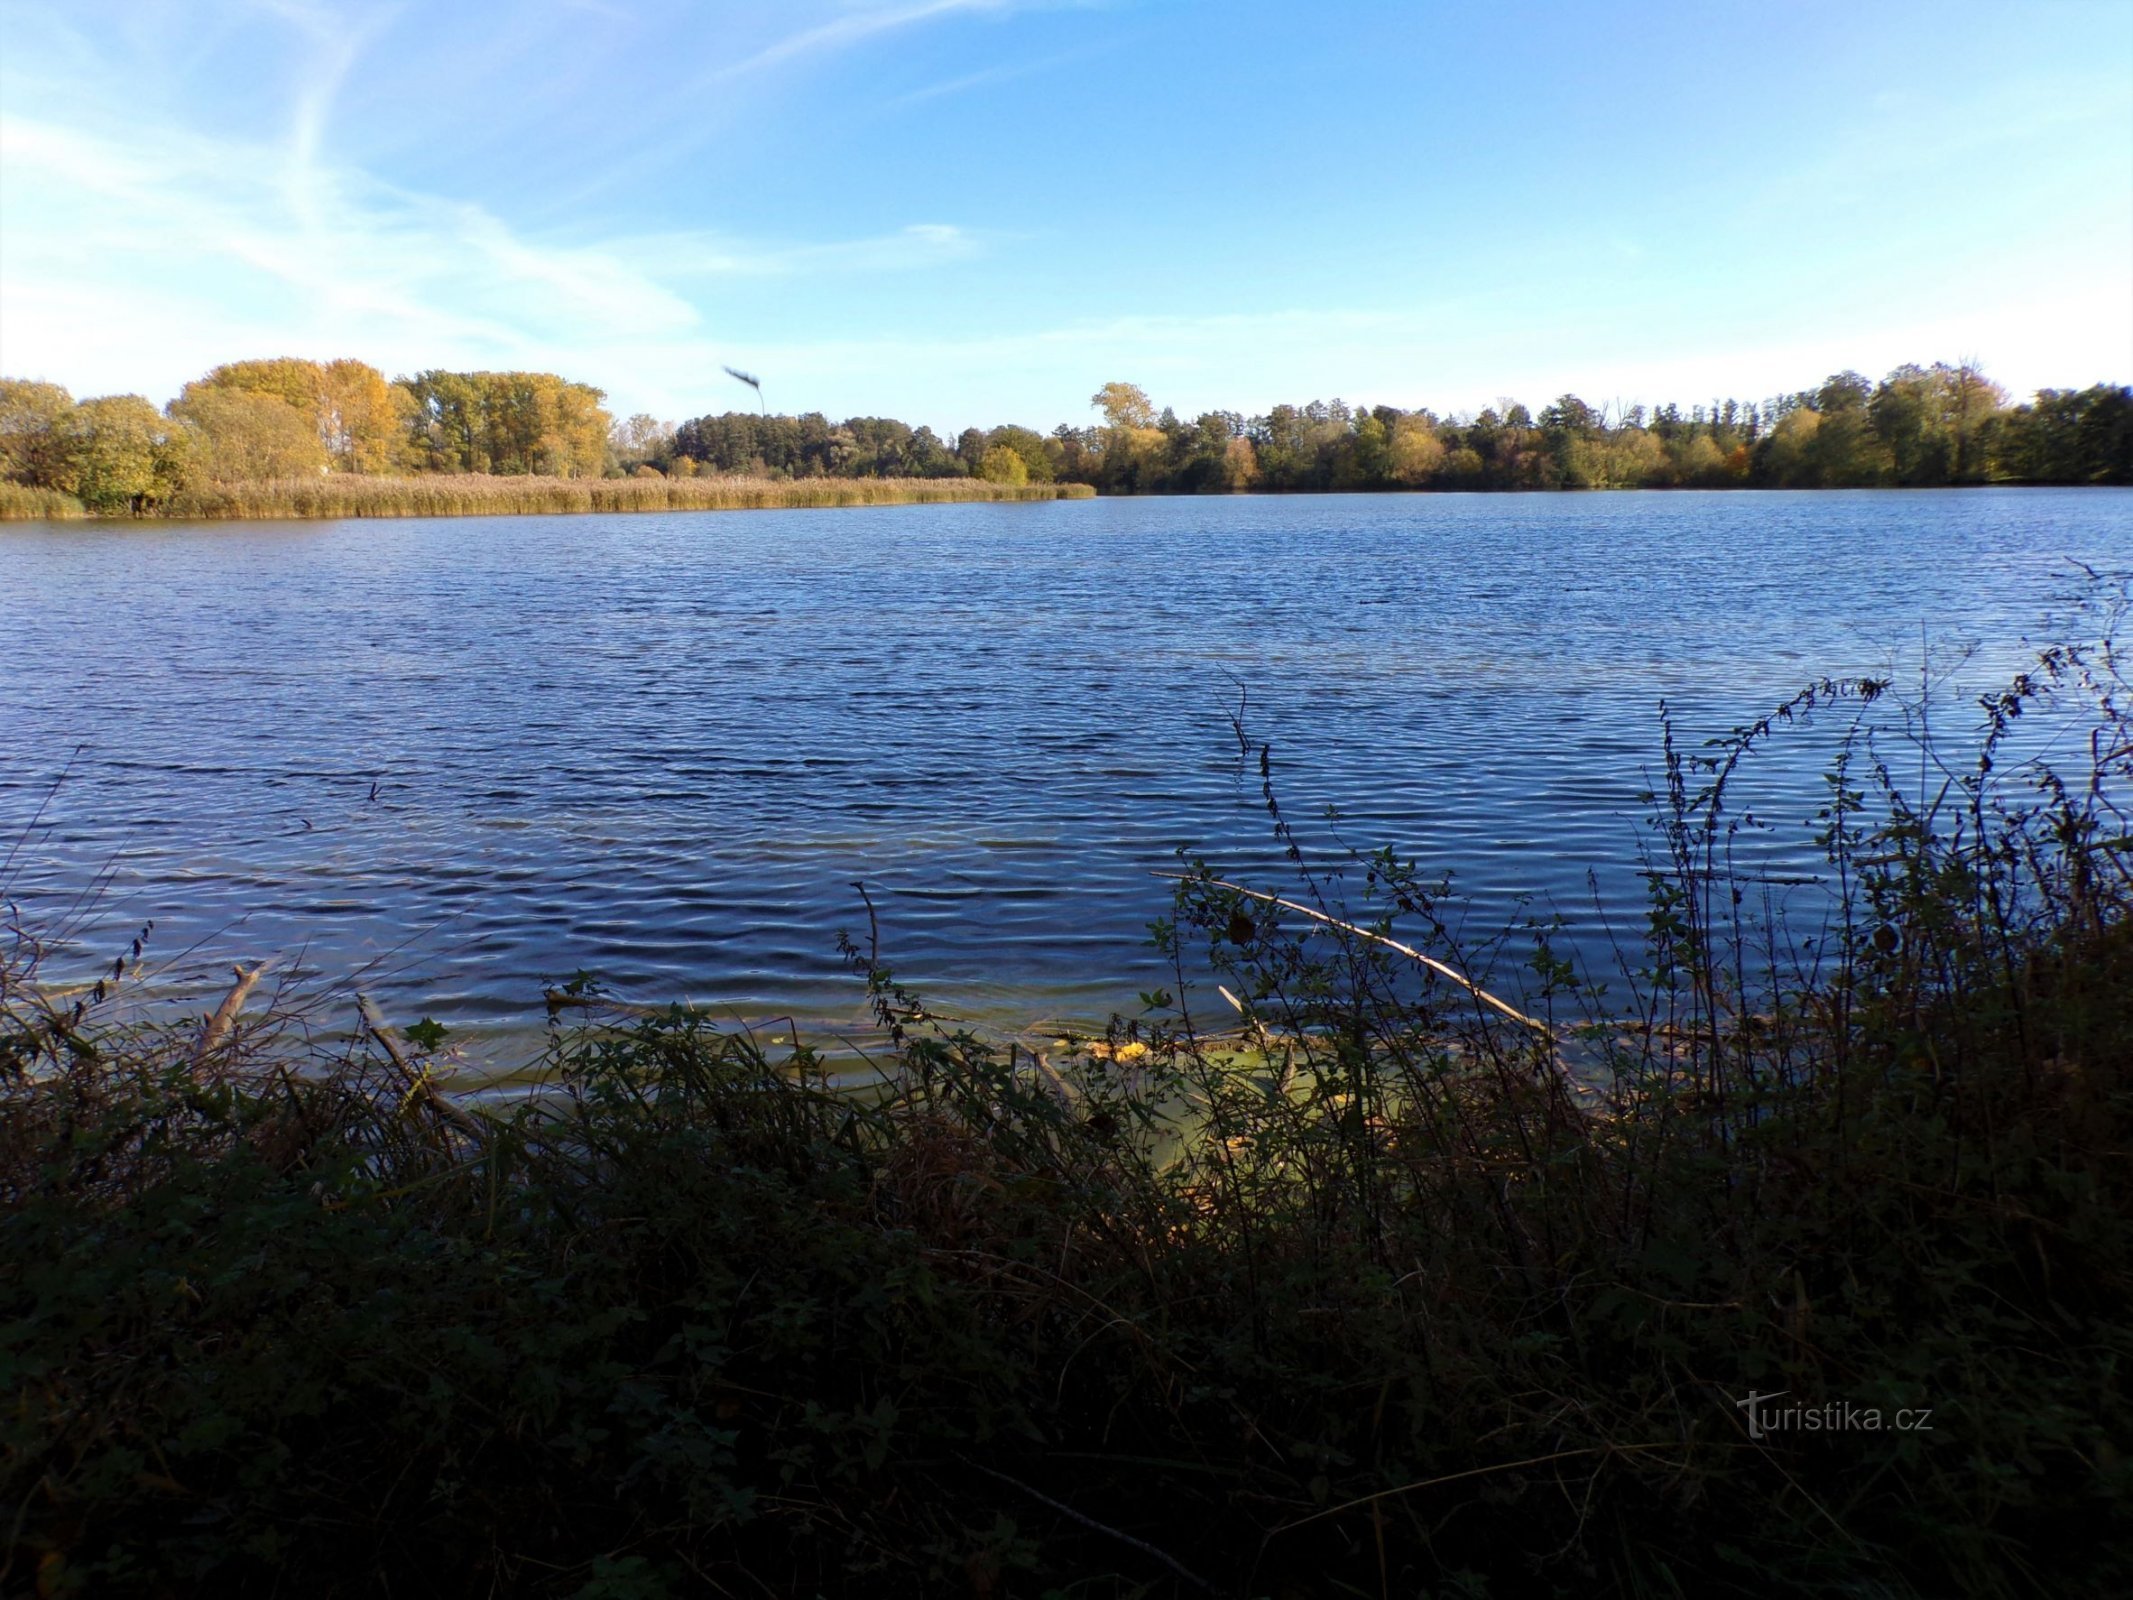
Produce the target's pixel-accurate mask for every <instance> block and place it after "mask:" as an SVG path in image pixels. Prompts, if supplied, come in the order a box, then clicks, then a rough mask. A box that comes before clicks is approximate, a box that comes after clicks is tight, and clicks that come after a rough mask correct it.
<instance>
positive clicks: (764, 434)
mask: <svg viewBox="0 0 2133 1600" xmlns="http://www.w3.org/2000/svg"><path fill="white" fill-rule="evenodd" d="M604 398H605V396H604V394H603V393H602V391H601V390H599V389H596V388H593V387H591V386H590V385H587V384H583V383H576V382H572V381H570V380H568V379H565V378H562V377H559V376H557V375H555V374H553V373H539V372H445V371H437V370H433V371H425V372H421V373H417V374H416V375H414V376H412V377H402V378H398V379H394V380H391V381H388V380H387V379H386V377H385V376H384V374H383V373H381V372H379V371H378V370H377V369H376V368H374V367H370V366H367V365H365V364H364V363H363V362H360V361H354V360H337V361H328V362H323V363H322V362H316V361H309V360H302V359H297V358H293V357H285V358H279V359H274V360H258V361H238V362H232V363H229V364H227V365H225V366H220V367H217V368H215V369H214V370H213V371H212V372H210V373H208V374H207V375H206V376H205V377H202V378H200V379H197V380H195V381H194V382H192V383H188V384H187V385H186V386H185V389H184V391H183V392H182V393H181V394H180V395H179V396H178V398H177V399H175V400H173V401H172V402H171V403H170V404H169V406H167V407H165V408H163V409H161V410H158V409H157V408H156V407H155V406H154V405H153V404H151V403H150V402H149V401H147V400H145V399H143V398H142V397H140V396H139V395H115V396H105V397H101V398H96V399H89V400H82V401H79V402H77V401H76V400H75V399H74V397H73V396H72V395H70V394H69V393H67V391H66V390H64V389H62V388H60V387H59V386H58V385H56V384H50V383H42V382H35V381H30V380H24V379H14V378H7V379H0V520H18V521H19V520H44V519H51V518H62V517H80V516H100V517H112V516H136V517H138V516H162V517H200V518H219V517H343V516H387V515H391V516H449V515H470V514H471V515H480V514H501V513H505V512H511V511H529V512H567V511H606V510H720V509H728V508H737V507H756V506H772V505H776V506H791V505H853V504H868V505H878V504H895V503H903V502H905V501H913V500H916V501H930V500H940V499H1049V498H1061V497H1076V496H1080V495H1084V494H1089V493H1100V494H1200V493H1242V492H1284V493H1311V492H1326V491H1332V492H1379V491H1403V490H1453V491H1475V490H1555V489H1652V488H1702V489H1736V488H1741V489H1744V488H1783V489H1833V488H1883V487H1901V488H1937V487H1950V486H1965V485H1980V484H2059V485H2064V484H2119V485H2124V484H2133V387H2128V386H2125V385H2109V384H2095V385H2092V386H2091V387H2089V388H2087V389H2081V390H2074V389H2045V390H2040V391H2038V393H2037V394H2036V395H2035V396H2033V397H2032V398H2031V399H2029V400H2027V401H2024V402H2021V403H2019V404H2017V403H2015V402H2014V401H2013V400H2012V399H2011V397H2010V396H2009V395H2008V394H2007V393H2006V391H2005V390H2003V389H2001V388H2000V387H1999V385H1997V384H1995V383H1993V382H1992V381H1991V379H1989V378H1988V377H1987V376H1986V375H1985V374H1984V373H1983V372H1982V371H1981V370H1980V369H1979V368H1978V367H1977V366H1976V365H1975V364H1973V363H1970V362H1962V363H1957V364H1953V365H1950V364H1947V363H1936V364H1934V365H1932V366H1930V367H1923V366H1917V365H1906V366H1902V367H1898V368H1896V369H1895V370H1894V371H1892V372H1890V373H1889V374H1888V375H1887V376H1886V377H1884V378H1883V379H1881V380H1880V382H1879V383H1876V382H1873V381H1871V380H1869V379H1867V378H1865V377H1863V376H1861V375H1860V374H1858V373H1856V372H1843V373H1837V374H1835V375H1833V376H1831V377H1830V378H1828V379H1826V380H1825V381H1823V382H1822V383H1821V384H1820V385H1818V386H1816V387H1815V388H1812V389H1803V390H1799V391H1797V392H1795V393H1792V394H1787V395H1778V396H1774V397H1771V398H1769V399H1765V400H1761V401H1743V400H1737V399H1713V400H1711V401H1709V402H1704V403H1697V404H1693V405H1691V406H1689V407H1688V408H1687V409H1686V410H1684V409H1683V408H1682V407H1681V406H1679V405H1674V404H1668V405H1662V406H1658V407H1656V408H1652V407H1646V406H1643V405H1633V406H1626V407H1624V406H1606V407H1595V406H1593V405H1590V404H1588V403H1587V402H1586V401H1584V400H1582V399H1580V398H1579V397H1578V396H1576V395H1574V394H1566V395H1562V396H1559V397H1558V398H1557V399H1555V400H1554V401H1553V402H1551V403H1550V404H1548V405H1546V406H1543V407H1542V408H1541V409H1540V410H1539V411H1538V412H1534V411H1532V410H1530V409H1529V408H1528V407H1526V406H1525V405H1523V404H1520V403H1518V402H1516V401H1513V400H1509V399H1505V400H1501V401H1499V402H1497V403H1496V404H1495V405H1492V406H1488V407H1485V408H1483V409H1482V410H1481V411H1479V412H1475V413H1461V414H1457V415H1447V416H1439V415H1438V414H1436V413H1435V412H1432V411H1429V410H1426V409H1424V410H1403V409H1400V408H1398V407H1394V406H1384V405H1378V406H1351V405H1349V404H1347V403H1346V402H1344V401H1340V400H1332V401H1316V400H1315V401H1312V402H1311V403H1310V404H1308V405H1303V406H1294V405H1278V406H1275V407H1273V408H1272V409H1271V410H1269V411H1268V412H1266V413H1265V414H1263V415H1258V416H1250V417H1247V416H1244V415H1243V414H1241V413H1238V412H1233V411H1211V412H1206V413H1203V414H1201V415H1200V416H1198V417H1196V418H1193V419H1191V420H1189V421H1188V420H1186V419H1183V418H1180V417H1179V416H1178V415H1176V413H1175V412H1173V411H1171V410H1170V409H1168V408H1164V409H1162V410H1160V411H1158V410H1157V408H1156V406H1155V404H1154V402H1153V401H1152V400H1151V399H1150V398H1149V396H1148V395H1147V393H1146V392H1145V391H1144V390H1142V389H1141V388H1139V387H1138V386H1136V385H1134V384H1130V383H1108V384H1106V385H1104V386H1103V388H1102V389H1100V390H1099V391H1098V392H1097V393H1096V394H1095V395H1094V396H1093V397H1092V399H1091V404H1092V405H1093V406H1094V407H1095V408H1096V410H1097V411H1098V412H1100V413H1101V415H1102V419H1103V420H1102V422H1101V424H1099V425H1096V426H1091V427H1082V428H1077V427H1074V426H1071V425H1062V426H1060V427H1058V428H1055V429H1054V430H1053V431H1052V432H1051V433H1049V434H1044V433H1040V432H1038V431H1037V430H1035V429H1033V428H1027V427H1021V426H1018V425H1012V424H1004V425H1000V426H995V427H990V428H966V429H964V430H963V432H962V433H961V434H959V435H958V436H957V438H956V439H955V441H954V443H953V444H950V443H949V442H948V441H946V440H944V439H943V438H941V437H940V436H938V435H937V434H935V433H934V432H933V430H932V429H931V428H928V427H923V426H921V427H912V426H910V425H908V424H906V423H903V422H900V421H898V420H896V419H895V418H890V417H848V418H846V419H845V420H844V421H842V422H832V421H831V420H830V419H829V418H827V417H826V416H824V415H822V414H820V413H817V412H809V413H806V414H803V415H800V416H771V415H768V414H759V413H755V412H744V411H728V412H724V413H721V414H717V415H709V414H707V415H703V416H699V417H694V418H691V419H689V420H687V421H684V422H680V423H673V422H661V421H659V420H657V419H656V418H653V417H650V416H645V415H638V416H632V417H628V418H623V419H617V418H615V417H613V416H611V415H610V414H609V413H608V412H607V411H606V410H604V409H603V407H602V404H601V402H602V401H603V400H604ZM705 478H709V479H711V480H713V481H714V483H715V484H716V485H717V487H711V488H705V487H701V486H700V484H701V480H703V479H705ZM631 483H639V484H650V485H655V486H657V485H664V486H666V487H665V488H664V489H661V488H658V487H651V488H637V489H627V488H623V487H613V488H609V487H602V486H606V485H622V484H631ZM743 483H752V484H756V485H761V486H763V487H760V488H758V489H754V490H745V489H743V488H741V487H739V485H741V484H743ZM854 484H863V485H867V486H869V487H867V488H865V489H863V490H860V489H850V490H848V489H846V488H844V487H842V486H846V485H854ZM379 485H394V486H396V487H394V488H392V489H387V488H383V487H379ZM828 485H838V486H840V487H839V488H837V489H835V490H832V489H831V488H829V487H827V486H828ZM884 485H887V486H894V487H882V486H884ZM948 486H959V487H954V488H951V487H948ZM418 507H419V508H420V509H417V508H418Z"/></svg>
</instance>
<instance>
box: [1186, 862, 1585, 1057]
mask: <svg viewBox="0 0 2133 1600" xmlns="http://www.w3.org/2000/svg"><path fill="white" fill-rule="evenodd" d="M1154 876H1156V877H1158V878H1168V879H1170V880H1171V881H1172V882H1173V883H1195V882H1202V881H1204V882H1207V883H1210V884H1213V885H1214V886H1215V887H1216V888H1217V889H1227V890H1229V891H1230V892H1231V893H1232V894H1241V895H1245V896H1247V897H1248V898H1250V899H1253V900H1260V901H1264V902H1265V903H1266V904H1268V905H1271V906H1280V907H1282V908H1283V909H1284V910H1288V911H1294V912H1296V913H1298V914H1299V915H1301V916H1306V917H1310V918H1311V919H1313V920H1314V921H1317V922H1323V923H1325V924H1326V925H1327V926H1328V927H1331V928H1339V929H1340V930H1341V931H1342V932H1343V933H1352V934H1354V935H1355V936H1356V937H1357V938H1359V939H1368V940H1369V941H1370V942H1371V943H1373V944H1381V945H1383V946H1384V947H1385V948H1386V949H1388V950H1394V951H1397V952H1399V953H1400V954H1401V955H1403V956H1406V957H1407V958H1408V959H1409V960H1410V961H1419V962H1421V963H1422V965H1423V966H1425V967H1427V968H1429V970H1430V971H1432V972H1434V973H1437V974H1438V975H1440V976H1442V977H1446V978H1449V979H1451V981H1452V982H1454V983H1456V984H1458V985H1459V987H1460V988H1462V989H1464V990H1466V992H1467V993H1468V994H1470V995H1472V996H1473V997H1474V998H1475V999H1476V1000H1479V1001H1481V1002H1482V1003H1483V1004H1485V1005H1490V1006H1494V1007H1495V1008H1496V1009H1497V1010H1498V1011H1501V1012H1502V1013H1503V1014H1504V1015H1505V1016H1507V1017H1509V1018H1510V1019H1511V1020H1512V1021H1513V1022H1522V1023H1524V1024H1525V1025H1526V1026H1527V1027H1529V1028H1531V1029H1532V1030H1533V1031H1534V1032H1535V1033H1537V1034H1539V1035H1540V1036H1541V1037H1542V1038H1543V1039H1545V1040H1547V1041H1548V1043H1549V1044H1550V1045H1551V1046H1553V1045H1554V1043H1555V1030H1554V1029H1553V1028H1551V1027H1549V1026H1548V1024H1547V1023H1545V1022H1543V1021H1541V1020H1540V1019H1539V1018H1538V1017H1529V1016H1527V1015H1526V1014H1525V1013H1524V1012H1523V1011H1521V1010H1519V1009H1518V1007H1516V1006H1514V1005H1512V1004H1511V1003H1510V1002H1509V1001H1508V1000H1499V999H1497V998H1496V996H1494V995H1493V994H1490V993H1489V991H1488V990H1486V989H1484V988H1482V986H1481V985H1480V984H1478V983H1476V982H1475V981H1474V980H1473V979H1472V978H1469V977H1468V976H1467V975H1466V974H1465V973H1463V972H1461V971H1460V970H1459V969H1458V968H1457V967H1454V966H1449V965H1447V964H1446V963H1444V962H1442V961H1439V960H1438V959H1437V958H1436V957H1434V956H1426V955H1424V954H1423V953H1422V952H1421V951H1419V950H1417V949H1416V948H1415V947H1414V946H1413V945H1411V944H1402V943H1400V941H1399V940H1397V939H1392V938H1388V937H1386V936H1385V935H1384V934H1382V933H1372V932H1371V931H1370V930H1369V929H1368V928H1359V927H1357V926H1356V925H1355V924H1354V923H1352V922H1343V921H1341V919H1340V918H1339V917H1329V916H1327V915H1326V913H1325V912H1323V911H1314V910H1312V908H1311V907H1309V906H1303V905H1298V904H1297V903H1296V902H1295V901H1294V900H1284V899H1282V898H1281V896H1279V895H1275V894H1267V893H1265V892H1263V891H1262V890H1258V889H1247V888H1245V887H1244V885H1243V884H1241V883H1229V882H1227V881H1225V880H1223V879H1221V878H1208V879H1204V880H1202V879H1196V878H1193V877H1192V876H1191V875H1190V874H1187V873H1183V872H1158V873H1156V874H1154ZM1230 1003H1231V1004H1232V1005H1235V1004H1236V1002H1235V1001H1234V1000H1231V1001H1230Z"/></svg>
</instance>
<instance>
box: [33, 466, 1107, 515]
mask: <svg viewBox="0 0 2133 1600" xmlns="http://www.w3.org/2000/svg"><path fill="white" fill-rule="evenodd" d="M1095 492H1096V491H1095V490H1093V489H1091V488H1089V487H1087V486H1086V485H1083V484H1052V483H1045V484H998V483H986V482H984V481H982V480H972V479H958V478H944V479H937V480H936V479H922V480H916V481H896V480H890V479H880V478H874V479H868V478H799V479H784V480H778V479H770V478H738V477H736V478H676V479H666V478H656V479H651V480H646V479H643V478H550V477H534V476H530V475H528V476H523V477H511V478H506V477H498V476H495V475H494V474H490V473H473V472H463V473H439V474H435V475H433V476H430V477H423V478H358V477H353V476H339V475H336V476H331V477H327V476H321V477H313V478H270V479H266V480H263V481H259V482H252V483H212V484H202V485H199V486H197V487H192V488H186V489H181V490H179V491H178V492H177V493H176V494H174V495H173V496H172V497H171V498H170V499H169V500H168V501H165V502H162V503H160V504H159V505H158V506H157V507H156V509H155V511H154V512H153V513H152V514H153V515H154V516H156V517H157V518H159V519H162V520H167V521H200V522H241V521H252V522H256V521H269V520H278V519H294V520H301V519H316V518H360V517H522V516H550V515H558V516H561V515H571V514H574V513H586V512H635V511H775V510H799V509H805V508H812V507H820V506H902V505H940V504H951V503H960V502H973V501H1030V500H1073V499H1081V498H1085V497H1088V496H1091V495H1094V494H1095ZM89 514H90V513H89V512H88V511H87V510H86V509H85V508H84V507H83V506H82V504H81V502H80V501H79V500H76V499H74V498H72V497H71V496H66V495H58V494H55V493H53V492H52V491H50V490H42V489H22V488H20V487H18V486H16V485H13V484H0V521H18V522H20V521H67V520H78V519H81V518H84V517H87V516H88V515H89ZM122 514H123V515H126V516H129V517H130V516H133V515H135V513H132V512H126V513H122ZM144 514H145V513H144Z"/></svg>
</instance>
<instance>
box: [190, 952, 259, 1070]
mask: <svg viewBox="0 0 2133 1600" xmlns="http://www.w3.org/2000/svg"><path fill="white" fill-rule="evenodd" d="M272 965H274V963H273V962H271V961H262V962H260V963H259V964H258V965H257V966H255V967H252V968H250V969H249V970H247V969H246V968H244V967H233V968H231V969H230V970H231V971H232V972H234V973H235V974H236V975H237V981H236V982H235V983H234V984H232V985H231V986H230V992H229V993H228V994H226V995H224V996H223V997H222V1004H220V1005H219V1006H217V1007H215V1011H214V1014H213V1015H212V1016H210V1017H209V1018H208V1019H207V1021H206V1022H205V1023H204V1024H202V1025H201V1028H200V1038H199V1042H198V1043H196V1044H195V1045H194V1046H193V1057H192V1064H193V1065H194V1066H196V1067H197V1066H198V1065H200V1063H201V1062H202V1061H204V1060H206V1059H207V1056H208V1054H209V1052H211V1051H212V1050H213V1049H214V1048H215V1046H217V1045H218V1044H220V1043H222V1041H223V1039H224V1038H225V1037H227V1036H228V1034H229V1031H230V1029H231V1027H232V1026H234V1025H235V1023H236V1021H237V1013H238V1012H240V1011H242V1010H243V1009H244V1003H245V1001H247V1000H249V999H250V998H251V997H252V991H253V990H254V989H256V988H257V987H258V986H259V980H260V979H261V978H263V977H265V976H266V974H267V968H269V967H271V966H272Z"/></svg>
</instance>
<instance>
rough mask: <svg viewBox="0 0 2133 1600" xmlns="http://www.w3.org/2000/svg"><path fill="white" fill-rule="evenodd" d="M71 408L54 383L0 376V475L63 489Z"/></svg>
mask: <svg viewBox="0 0 2133 1600" xmlns="http://www.w3.org/2000/svg"><path fill="white" fill-rule="evenodd" d="M73 411H74V397H73V396H72V395H70V394H68V393H67V391H66V390H64V389H62V388H61V387H60V386H59V385H58V384H56V383H36V382H32V381H30V380H29V379H26V378H0V478H4V479H6V480H7V481H8V482H9V483H21V484H27V485H29V486H30V487H31V488H33V489H58V490H62V491H66V490H67V489H68V487H69V485H68V479H69V474H70V471H71V468H70V466H69V452H70V450H71V448H72V447H71V444H70V435H69V433H68V430H67V419H68V418H69V417H70V416H71V415H72V414H73Z"/></svg>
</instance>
